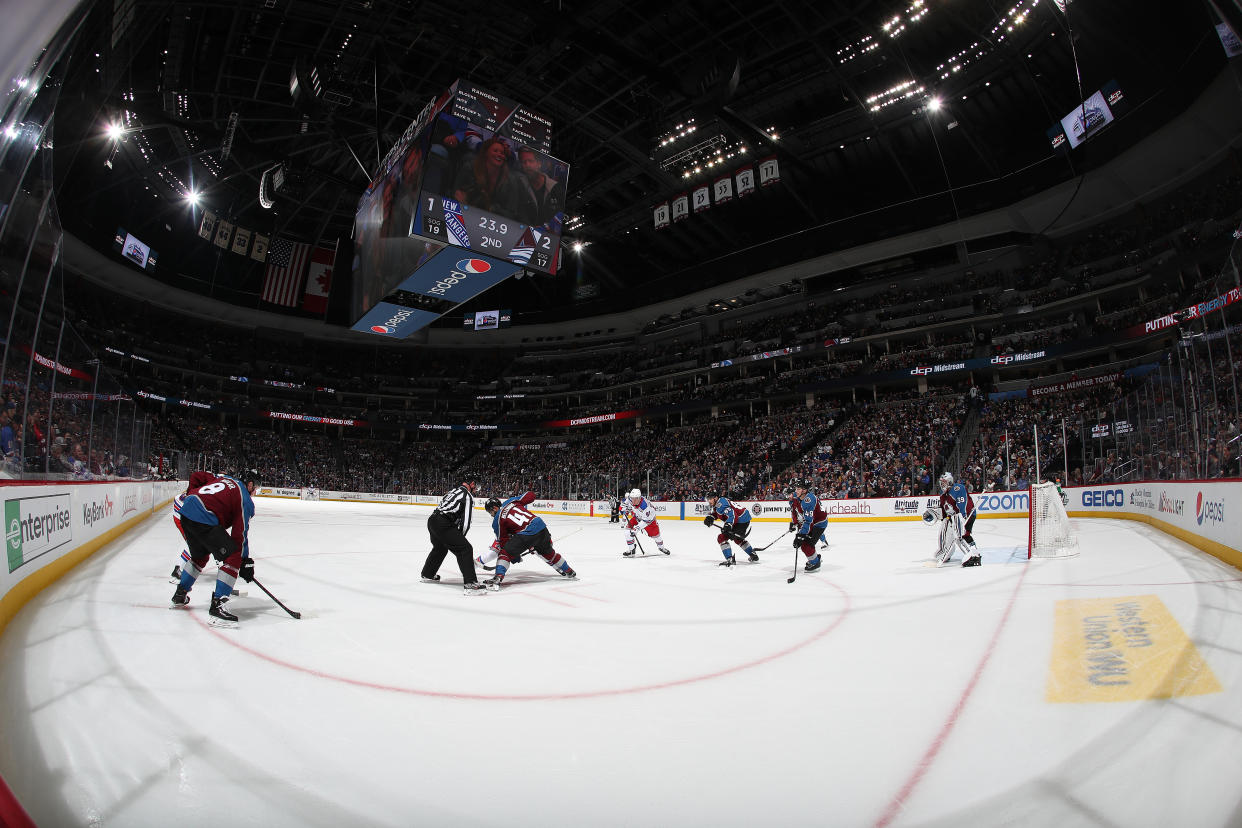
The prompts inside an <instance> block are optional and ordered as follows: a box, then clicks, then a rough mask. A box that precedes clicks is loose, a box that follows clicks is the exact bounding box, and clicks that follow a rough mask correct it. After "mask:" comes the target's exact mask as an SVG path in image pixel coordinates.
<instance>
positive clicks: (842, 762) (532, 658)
mask: <svg viewBox="0 0 1242 828" xmlns="http://www.w3.org/2000/svg"><path fill="white" fill-rule="evenodd" d="M426 516H427V511H426V510H424V509H419V508H411V507H394V506H382V505H365V504H362V505H353V504H338V503H303V502H299V501H273V500H260V501H259V503H258V515H257V516H256V518H255V520H254V522H253V524H252V527H251V529H252V532H251V536H252V540H251V545H252V548H253V550H254V555H255V558H256V562H257V567H256V574H257V575H258V577H259V579H260V580H261V581H262V582H263V583H264V585H265V586H267V587H268V588H269V589H270V590H272V592H273V593H275V594H276V595H277V596H278V597H280V598H281V600H283V601H284V602H285V603H286V604H288V605H289V606H290V607H291V608H293V609H296V610H299V611H301V612H302V613H303V618H302V620H300V621H297V620H294V619H292V618H290V617H289V616H287V615H286V614H285V613H284V612H283V611H282V610H281V609H280V608H279V607H277V606H276V605H275V604H274V603H272V602H271V601H270V600H268V598H267V597H266V596H265V595H263V593H262V592H261V591H260V590H259V589H258V588H257V587H256V586H255V585H249V586H246V585H240V584H239V586H241V587H242V588H244V589H245V590H246V591H247V594H246V595H245V596H244V597H238V598H235V599H233V601H232V609H233V610H234V611H235V612H236V613H237V614H238V615H239V616H240V617H241V627H240V629H237V630H220V629H216V628H212V627H210V626H208V625H207V623H206V621H207V613H206V606H207V603H208V598H209V595H210V592H211V587H212V583H213V580H212V579H209V578H208V576H207V575H205V576H204V578H203V579H202V580H200V582H199V584H198V586H197V587H196V588H195V590H194V591H193V592H192V593H191V597H192V599H193V603H192V604H191V606H190V609H189V611H185V610H169V609H168V599H169V597H170V596H171V594H172V591H173V589H174V587H173V585H172V584H170V583H169V582H168V578H167V574H168V572H169V570H171V569H172V567H173V565H174V564H175V563H177V558H178V554H179V552H180V550H181V548H182V547H181V543H180V538H179V537H178V536H177V534H176V530H175V528H174V527H173V524H172V521H171V520H169V518H168V515H167V514H163V515H160V516H158V517H156V518H152V519H151V520H150V521H148V522H147V523H145V524H143V525H142V526H141V527H140V528H139V529H137V530H135V531H134V532H133V533H131V534H130V535H129V536H128V537H126V538H125V539H123V541H121V542H118V543H115V544H113V545H111V546H109V547H106V548H105V549H103V550H101V551H100V552H99V553H97V554H96V555H95V556H94V557H93V558H91V559H90V560H88V561H86V562H85V563H83V564H82V565H80V566H79V567H77V569H75V570H74V571H73V572H71V573H70V574H68V575H67V576H66V577H64V578H62V579H61V580H60V581H59V582H57V583H56V584H54V585H53V586H52V587H50V588H48V589H47V590H45V591H44V592H43V593H42V594H41V595H40V596H38V597H37V598H36V599H35V600H33V601H32V602H31V603H30V604H29V605H28V606H27V607H26V608H25V609H24V610H23V611H22V612H21V613H19V615H18V616H17V618H16V619H15V620H14V621H13V622H12V623H11V624H10V625H9V627H8V629H7V631H6V632H5V634H4V635H3V637H2V639H0V699H2V700H3V706H2V708H0V774H3V776H4V777H5V779H6V780H7V781H8V783H9V785H10V787H11V788H12V789H13V790H14V792H15V793H16V794H17V796H18V798H19V799H20V800H21V802H22V803H23V804H24V806H25V808H26V809H27V811H28V812H29V813H30V814H31V815H32V817H33V818H34V819H35V821H36V822H37V823H38V824H39V825H41V826H79V825H103V826H166V825H180V826H198V825H202V826H216V825H227V826H229V828H240V826H248V825H255V826H342V825H351V826H352V825H392V826H412V825H420V826H423V825H426V826H459V825H460V826H476V825H477V826H586V825H591V826H643V828H651V827H653V826H754V825H781V826H796V825H819V826H823V825H830V826H838V825H841V826H855V825H857V826H868V825H894V826H913V825H936V826H954V828H961V827H962V826H976V825H978V826H991V825H1002V824H1003V825H1024V826H1025V825H1035V826H1043V825H1047V826H1058V828H1063V827H1064V826H1104V825H1108V826H1168V825H1194V826H1225V825H1236V824H1239V822H1240V821H1242V808H1240V803H1242V788H1240V787H1239V785H1238V784H1237V780H1238V779H1239V778H1240V777H1242V690H1240V689H1239V688H1240V684H1239V673H1240V671H1242V573H1239V572H1238V571H1237V570H1235V569H1232V568H1230V567H1228V566H1225V565H1224V564H1221V563H1220V562H1218V561H1216V560H1215V559H1213V558H1211V557H1209V556H1207V555H1204V554H1203V553H1201V552H1198V551H1197V550H1194V549H1192V548H1190V547H1188V546H1186V545H1184V544H1182V543H1180V542H1178V541H1175V540H1172V539H1170V538H1168V537H1167V536H1165V535H1162V534H1161V533H1159V532H1157V531H1155V530H1153V529H1151V528H1149V527H1147V526H1144V525H1142V524H1138V523H1129V522H1120V521H1107V520H1093V521H1087V520H1074V521H1073V523H1074V526H1075V528H1076V529H1077V531H1078V535H1079V539H1080V545H1081V548H1082V554H1081V555H1080V556H1079V557H1077V558H1073V559H1068V560H1050V561H1034V562H1029V563H1028V562H1027V561H1026V560H1025V537H1026V525H1025V522H1022V521H1012V520H981V521H980V522H979V524H978V526H977V527H976V529H977V531H976V537H977V539H978V541H979V544H980V547H981V548H982V550H983V556H984V565H983V566H981V567H978V568H972V569H962V568H960V567H959V566H957V561H956V560H955V561H954V562H953V565H951V566H947V567H943V568H933V567H929V566H927V565H925V563H926V562H927V561H928V560H929V559H930V555H931V551H932V547H933V546H934V543H935V538H934V534H935V530H934V529H929V528H927V527H925V526H923V525H922V523H881V524H845V523H843V524H833V525H832V526H831V527H830V531H829V537H830V540H831V541H832V547H831V549H830V550H829V551H828V552H827V553H826V556H825V559H826V564H825V566H824V568H823V570H822V571H820V572H818V573H812V574H807V573H800V574H799V576H798V579H797V581H796V582H795V583H793V584H788V583H786V578H788V576H789V575H790V573H791V567H792V565H793V559H794V551H793V550H792V548H791V547H790V544H789V542H788V541H789V538H788V537H786V538H783V539H781V541H780V542H778V543H776V544H775V545H774V546H773V547H772V548H771V549H770V550H768V551H767V552H764V553H762V555H761V558H762V560H761V561H760V562H759V563H758V564H740V565H738V566H736V567H733V568H732V569H726V568H722V567H718V566H717V565H716V564H717V562H718V561H719V560H720V559H721V556H720V551H719V549H718V548H717V546H716V543H715V533H714V532H713V531H712V530H709V529H707V528H705V527H704V526H703V525H702V524H701V523H698V522H694V521H687V522H677V521H665V522H663V524H662V525H663V528H664V532H665V535H666V537H667V540H668V543H669V546H670V548H671V549H672V550H673V554H672V555H671V556H668V557H665V556H663V555H659V554H658V553H657V554H655V555H652V556H647V557H645V558H643V557H638V558H632V559H627V558H624V557H622V555H621V552H622V551H624V549H625V544H624V539H623V536H622V534H621V532H620V530H619V529H618V527H617V526H615V525H609V524H608V523H607V522H606V521H604V520H599V519H594V520H592V519H587V518H558V517H549V518H546V520H547V521H548V523H549V525H550V528H551V531H552V535H553V538H554V540H555V544H556V548H557V550H558V551H559V552H561V553H562V554H563V555H565V557H566V558H567V559H568V560H569V562H570V564H571V565H572V566H573V567H574V568H575V569H576V570H577V571H578V573H579V575H580V580H578V581H574V582H568V581H565V580H563V579H561V578H559V577H558V576H556V575H555V574H554V573H553V571H552V570H551V569H549V568H548V567H547V566H546V565H545V564H544V563H543V562H542V561H541V560H539V559H538V558H536V557H533V556H532V557H528V558H527V559H526V560H524V561H523V562H522V563H521V564H519V565H518V566H516V567H515V568H514V569H513V570H512V573H511V575H510V577H509V578H508V579H507V581H506V585H505V588H504V589H503V590H502V591H501V592H499V593H489V594H487V595H484V596H475V597H467V596H464V595H462V592H461V588H460V584H459V581H460V575H459V573H458V571H457V567H456V564H455V562H454V559H453V558H452V557H451V556H450V557H449V558H448V559H447V560H446V561H445V563H444V565H443V566H442V567H441V569H440V574H441V576H442V577H443V578H444V581H445V583H442V584H423V583H420V582H419V579H418V573H419V568H420V567H421V565H422V562H423V560H424V557H425V556H426V553H427V549H428V548H429V544H428V540H427V533H426V526H425V523H426ZM784 528H785V527H784V525H783V524H776V523H762V524H756V526H755V528H754V531H753V532H752V540H753V541H755V542H756V545H757V546H758V545H762V544H764V543H767V542H768V541H769V540H771V539H772V538H775V537H776V536H777V535H779V534H780V533H781V532H782V531H783V530H784ZM489 535H490V531H489V526H488V522H487V520H486V517H485V516H484V515H482V513H480V519H479V520H478V521H477V522H476V525H475V529H474V530H473V531H472V532H471V540H472V541H473V543H474V544H475V547H476V548H483V547H485V546H486V545H487V544H488V543H489V542H490V537H489ZM644 540H645V542H646V545H647V548H648V549H650V550H651V551H653V552H655V547H654V544H652V543H651V541H649V540H646V539H644ZM1019 552H1020V553H1021V554H1019ZM209 572H214V568H209ZM484 574H486V573H484ZM1131 595H1156V596H1158V597H1159V598H1160V600H1161V601H1162V602H1163V603H1164V604H1165V606H1167V607H1168V609H1169V610H1170V612H1171V613H1172V614H1173V615H1174V617H1175V618H1176V619H1177V620H1178V622H1179V623H1180V625H1181V626H1182V628H1183V629H1184V630H1185V631H1186V632H1187V634H1188V635H1189V636H1190V637H1191V639H1192V640H1193V641H1194V643H1195V644H1196V645H1197V647H1198V648H1199V651H1200V653H1201V654H1202V655H1203V656H1204V658H1205V659H1206V660H1207V662H1208V665H1209V666H1210V667H1211V668H1212V670H1213V671H1214V673H1215V675H1216V677H1217V678H1218V679H1219V680H1220V683H1221V685H1222V686H1223V691H1222V692H1220V693H1214V694H1209V695H1202V696H1188V697H1181V698H1174V699H1167V700H1149V701H1137V702H1124V703H1122V702H1114V703H1107V704H1051V703H1048V702H1046V701H1045V687H1046V682H1047V677H1048V671H1049V659H1050V652H1051V647H1052V639H1053V608H1054V605H1055V603H1056V601H1057V600H1059V599H1063V598H1107V597H1115V596H1131Z"/></svg>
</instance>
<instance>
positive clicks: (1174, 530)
mask: <svg viewBox="0 0 1242 828" xmlns="http://www.w3.org/2000/svg"><path fill="white" fill-rule="evenodd" d="M1065 491H1066V494H1067V495H1068V497H1069V506H1068V507H1067V509H1066V511H1067V512H1068V513H1069V516H1070V517H1113V518H1122V519H1125V520H1139V521H1143V522H1145V523H1149V524H1151V525H1153V526H1156V527H1157V528H1159V529H1161V530H1162V531H1165V532H1167V533H1168V534H1171V535H1174V536H1175V537H1178V538H1180V539H1181V540H1184V541H1187V542H1188V543H1191V544H1193V545H1195V546H1197V547H1199V548H1200V549H1203V550H1204V551H1207V552H1209V553H1211V554H1213V555H1216V556H1217V557H1219V558H1221V559H1223V560H1225V561H1227V562H1228V563H1230V564H1233V565H1234V566H1239V567H1242V540H1239V539H1240V538H1242V481H1239V480H1189V481H1176V482H1174V481H1148V482H1140V483H1117V484H1113V485H1108V486H1079V487H1067V488H1066V490H1065ZM257 494H258V495H260V496H262V497H275V498H288V499H300V498H303V497H304V496H305V490H303V489H294V488H288V489H281V488H271V487H261V488H260V489H259V490H258V491H257ZM316 494H317V495H318V497H317V499H319V500H329V501H345V502H354V503H393V504H400V505H408V506H434V505H435V504H436V503H439V501H440V498H439V497H438V496H436V495H415V494H390V493H384V492H338V491H329V490H326V489H324V490H319V491H317V492H316ZM973 499H974V501H975V509H976V511H977V513H978V515H979V517H980V518H1024V517H1026V516H1027V514H1028V512H1029V507H1030V494H1029V493H1028V492H1027V491H1024V490H1022V491H1006V492H983V493H980V494H976V495H973ZM480 500H481V498H480ZM649 502H650V503H651V505H652V506H654V507H655V510H656V514H657V515H659V516H660V517H661V518H664V519H665V520H702V519H703V518H704V517H706V516H707V514H708V512H709V510H710V507H709V506H708V504H707V503H705V502H703V501H649ZM736 503H737V505H739V506H743V507H746V508H748V509H750V512H751V516H752V519H753V520H755V521H757V522H761V523H787V522H788V521H789V518H790V507H789V502H788V501H785V500H742V501H736ZM824 505H825V508H826V510H827V512H828V519H829V521H830V522H833V523H840V522H870V521H895V520H919V519H920V516H921V515H922V514H923V512H924V511H925V510H927V509H935V508H937V506H938V505H939V498H937V497H929V496H919V497H882V498H858V499H854V500H825V501H824ZM475 508H476V509H479V510H480V511H481V510H482V506H481V505H480V504H479V502H478V501H476V506H475ZM531 511H533V512H535V513H536V514H547V515H569V516H573V517H601V518H607V517H608V515H609V504H608V501H606V500H536V501H535V502H534V503H533V504H531Z"/></svg>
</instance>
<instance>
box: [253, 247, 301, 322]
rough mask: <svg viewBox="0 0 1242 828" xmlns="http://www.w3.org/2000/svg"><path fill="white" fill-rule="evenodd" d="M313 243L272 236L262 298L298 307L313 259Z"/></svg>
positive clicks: (266, 300)
mask: <svg viewBox="0 0 1242 828" xmlns="http://www.w3.org/2000/svg"><path fill="white" fill-rule="evenodd" d="M310 251H311V246H310V245H309V244H302V243H301V242H291V241H289V240H288V239H272V244H271V247H269V248H268V252H267V274H266V275H265V276H264V278H263V297H262V298H263V301H264V302H271V303H272V304H273V305H285V306H287V307H290V308H296V307H297V306H298V302H300V301H301V299H302V280H303V279H304V278H305V277H306V264H307V262H309V261H310Z"/></svg>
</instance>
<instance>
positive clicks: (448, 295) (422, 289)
mask: <svg viewBox="0 0 1242 828" xmlns="http://www.w3.org/2000/svg"><path fill="white" fill-rule="evenodd" d="M520 269H521V268H520V266H519V265H516V264H514V263H513V262H506V261H502V260H500V259H496V258H493V257H491V256H480V255H470V254H467V253H465V252H464V251H462V250H461V249H459V248H456V247H446V248H444V249H443V250H441V251H440V252H439V253H437V254H436V255H434V256H432V257H431V258H430V259H429V260H428V261H427V262H426V263H424V264H423V265H422V266H420V267H419V268H418V269H417V270H415V271H414V272H413V273H411V274H410V276H409V277H408V278H407V279H406V280H405V281H403V282H402V283H401V285H400V287H398V288H397V289H396V290H395V291H393V292H392V293H390V294H389V295H388V296H386V297H384V299H383V300H382V301H380V302H377V303H376V305H375V307H373V308H371V310H370V311H368V312H367V313H366V314H365V315H364V316H363V317H362V318H361V319H359V320H358V321H357V322H356V323H354V325H353V327H352V328H351V330H355V331H362V332H364V333H372V334H376V335H379V336H389V337H392V338H394V339H405V338H406V337H408V336H409V335H410V334H412V333H414V332H415V331H417V330H419V329H421V328H425V327H427V326H428V325H430V324H431V323H432V322H434V321H435V320H437V319H439V318H440V317H441V316H443V315H444V314H445V313H447V312H448V311H450V310H452V309H453V308H454V307H456V306H458V305H460V304H461V303H462V302H465V301H466V300H467V299H471V298H473V297H475V296H478V295H479V294H480V293H482V292H483V291H485V290H487V289H488V288H490V287H492V286H493V285H498V284H500V283H501V282H503V281H504V280H505V279H508V278H509V277H510V276H512V275H513V274H515V273H517V272H518V270H520Z"/></svg>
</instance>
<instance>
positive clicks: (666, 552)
mask: <svg viewBox="0 0 1242 828" xmlns="http://www.w3.org/2000/svg"><path fill="white" fill-rule="evenodd" d="M659 549H660V551H661V552H663V553H664V554H665V555H671V554H673V550H671V549H669V548H668V547H667V546H661V547H659Z"/></svg>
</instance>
